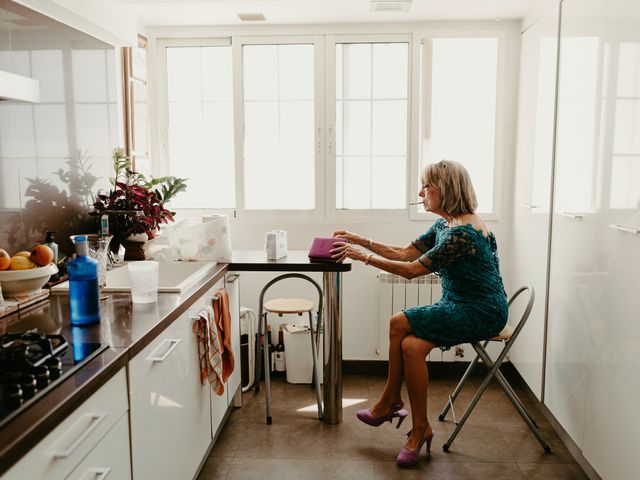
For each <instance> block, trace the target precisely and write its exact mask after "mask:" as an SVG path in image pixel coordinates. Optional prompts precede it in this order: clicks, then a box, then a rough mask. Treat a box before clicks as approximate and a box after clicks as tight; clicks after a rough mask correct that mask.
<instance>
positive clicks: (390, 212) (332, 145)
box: [325, 33, 414, 223]
mask: <svg viewBox="0 0 640 480" xmlns="http://www.w3.org/2000/svg"><path fill="white" fill-rule="evenodd" d="M412 42H413V38H412V35H411V34H410V33H397V34H393V33H389V34H374V33H366V34H335V35H327V36H326V55H325V60H326V61H325V78H326V96H327V102H326V106H325V109H326V118H327V123H326V125H327V126H326V130H327V137H328V138H327V142H326V152H327V154H326V156H325V162H326V168H325V171H326V177H327V179H326V184H327V188H326V189H325V190H326V197H325V202H326V206H325V208H326V211H327V220H329V221H336V222H342V223H344V222H349V221H354V220H356V221H358V220H367V221H385V220H405V219H406V218H407V206H405V208H393V209H391V208H374V209H369V208H365V209H338V208H337V206H336V191H337V185H336V167H337V165H336V128H335V126H336V125H335V124H336V121H335V119H336V45H337V44H340V43H406V44H407V150H406V152H407V154H406V156H407V161H406V163H405V169H406V173H405V178H406V179H407V180H406V181H410V180H409V178H410V177H409V175H410V170H409V166H410V164H411V156H412V149H411V136H412V130H413V124H412V112H411V111H412V105H413V96H412V93H413V92H412V84H413V83H414V80H413V63H412V51H413V44H412ZM408 194H409V189H408V188H406V189H405V197H407V196H408ZM408 201H409V200H408V198H405V202H406V203H408Z"/></svg>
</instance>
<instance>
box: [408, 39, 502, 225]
mask: <svg viewBox="0 0 640 480" xmlns="http://www.w3.org/2000/svg"><path fill="white" fill-rule="evenodd" d="M506 37H507V28H506V27H500V28H482V29H434V30H432V29H424V30H419V31H416V32H414V42H413V56H414V58H413V59H414V61H416V62H417V63H416V64H415V65H416V66H418V67H419V66H421V67H422V72H420V68H416V71H417V72H418V73H417V76H416V78H415V79H414V80H415V82H414V85H413V87H414V89H415V92H416V94H417V98H418V99H420V98H422V102H420V100H418V102H414V104H413V105H412V107H413V110H415V111H413V115H414V121H415V122H416V123H415V124H416V128H414V129H412V132H411V133H412V142H411V145H412V155H411V172H412V173H413V174H414V175H415V177H414V178H415V181H413V180H411V179H410V180H409V181H411V185H409V188H408V191H409V195H410V197H409V198H411V199H416V200H414V201H418V200H417V199H418V198H419V197H418V193H419V191H418V188H419V187H418V183H419V182H420V173H421V172H420V162H421V160H422V159H421V157H420V154H421V149H422V144H421V141H422V132H420V131H419V130H420V127H419V125H420V115H421V114H424V115H425V117H426V114H427V113H430V98H429V97H428V96H427V95H424V93H423V92H422V93H423V96H422V97H421V96H420V94H421V92H420V88H421V87H422V88H424V89H426V86H427V85H430V84H431V83H430V79H429V81H425V83H424V85H420V74H421V73H422V75H424V76H423V77H422V78H423V79H425V80H426V79H427V78H428V77H427V76H426V70H427V65H426V62H422V60H423V59H421V58H420V47H421V45H422V44H423V43H425V42H427V41H429V40H433V39H435V38H496V39H497V41H498V51H497V62H496V69H497V73H496V118H495V138H494V162H493V208H492V210H491V212H480V214H481V216H482V218H483V219H484V220H485V221H490V222H493V221H496V222H497V221H499V220H500V218H501V214H502V209H501V205H500V201H501V199H502V197H503V191H504V185H503V183H504V182H503V181H502V173H503V171H504V167H505V165H504V158H505V149H506V148H507V146H506V145H505V138H504V132H503V129H504V122H505V117H506V116H507V113H506V112H505V103H506V101H507V98H506V92H505V85H506V84H507V78H506V77H507V75H508V72H507V58H506ZM426 55H427V53H426V52H424V53H423V58H424V57H425V56H426ZM408 209H409V220H415V221H430V222H433V221H435V220H437V219H438V216H437V215H435V214H433V213H428V212H422V211H416V210H417V209H414V208H411V206H409V207H408Z"/></svg>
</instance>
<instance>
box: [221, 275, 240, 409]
mask: <svg viewBox="0 0 640 480" xmlns="http://www.w3.org/2000/svg"><path fill="white" fill-rule="evenodd" d="M225 288H226V289H227V291H228V292H229V309H230V310H231V312H230V314H231V347H232V349H233V357H234V359H235V368H234V369H233V372H232V373H231V376H230V377H229V379H228V380H227V386H226V391H227V402H228V403H229V404H233V401H234V395H235V394H236V393H237V392H238V389H239V387H240V384H241V383H242V368H241V366H240V360H241V359H240V275H239V274H237V273H228V274H227V276H226V277H225Z"/></svg>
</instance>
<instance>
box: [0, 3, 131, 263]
mask: <svg viewBox="0 0 640 480" xmlns="http://www.w3.org/2000/svg"><path fill="white" fill-rule="evenodd" d="M0 19H6V21H2V20H0V70H5V71H9V72H12V73H16V74H20V75H24V76H28V77H32V78H35V79H38V80H39V81H40V102H39V103H37V104H29V103H16V102H0V248H5V249H7V250H10V251H11V252H15V251H18V250H22V249H28V248H30V247H31V246H32V245H33V244H34V243H36V242H42V241H43V240H44V236H45V232H46V231H47V230H55V231H57V232H58V235H57V238H58V243H59V244H60V249H61V252H65V253H70V252H72V251H73V250H72V246H71V242H70V241H69V240H68V236H69V235H70V234H74V233H87V232H90V231H91V232H95V230H96V221H95V219H93V218H92V217H89V216H88V215H87V212H88V211H89V210H90V208H91V205H92V203H93V196H94V195H95V193H96V192H97V191H98V190H106V189H108V188H109V177H110V176H112V167H111V151H112V149H113V148H114V147H115V146H117V145H118V140H119V137H120V135H119V132H118V125H119V122H118V118H117V115H118V102H117V97H116V95H117V89H116V79H117V71H118V69H117V68H116V65H115V58H116V55H115V49H114V47H113V46H111V45H108V44H106V43H104V42H101V41H99V40H96V39H94V38H92V37H90V36H88V35H86V34H84V33H81V32H79V31H76V30H74V29H72V28H70V27H68V26H65V25H63V24H61V23H58V22H56V21H54V20H52V19H50V18H47V17H44V16H42V15H40V14H38V13H36V12H33V11H31V10H29V9H26V8H24V7H22V6H20V5H17V4H15V3H13V2H6V1H3V0H0Z"/></svg>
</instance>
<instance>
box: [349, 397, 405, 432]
mask: <svg viewBox="0 0 640 480" xmlns="http://www.w3.org/2000/svg"><path fill="white" fill-rule="evenodd" d="M403 407H404V402H403V401H402V400H400V403H392V404H391V413H388V414H387V415H381V416H379V417H377V416H375V415H374V414H373V413H371V410H368V409H366V410H358V411H357V412H356V416H357V417H358V418H359V419H360V421H362V422H364V423H366V424H367V425H371V426H372V427H379V426H380V425H382V424H383V423H384V422H389V423H393V419H394V418H396V417H397V418H398V425H396V428H400V425H401V424H402V422H404V419H405V418H407V416H408V415H409V412H408V411H407V410H406V409H404V408H403Z"/></svg>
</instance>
